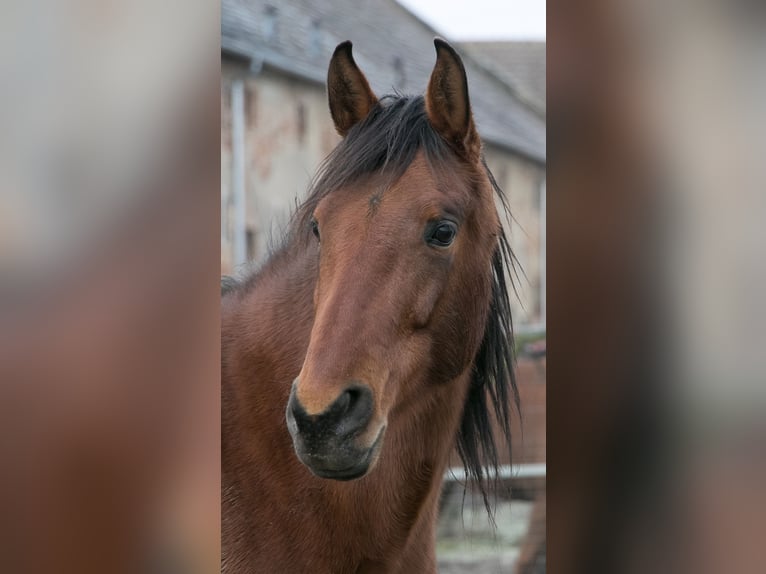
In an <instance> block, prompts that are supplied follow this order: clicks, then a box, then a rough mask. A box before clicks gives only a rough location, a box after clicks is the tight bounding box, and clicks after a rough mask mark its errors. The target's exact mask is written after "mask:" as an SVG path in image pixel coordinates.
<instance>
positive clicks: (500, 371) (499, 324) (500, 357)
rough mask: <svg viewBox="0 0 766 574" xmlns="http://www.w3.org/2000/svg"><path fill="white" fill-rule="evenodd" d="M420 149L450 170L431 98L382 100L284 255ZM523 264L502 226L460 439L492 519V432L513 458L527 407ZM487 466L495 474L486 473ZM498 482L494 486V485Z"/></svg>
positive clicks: (330, 166)
mask: <svg viewBox="0 0 766 574" xmlns="http://www.w3.org/2000/svg"><path fill="white" fill-rule="evenodd" d="M419 150H422V151H423V152H424V153H425V156H426V159H427V160H428V162H429V163H430V164H431V165H435V166H438V165H439V164H442V165H444V164H445V163H446V162H447V161H448V160H450V159H451V158H453V157H454V152H453V151H452V150H451V149H450V146H449V144H448V143H447V142H446V141H445V140H444V139H443V138H442V137H441V136H440V135H439V134H438V133H437V132H436V131H435V130H434V129H433V127H432V126H431V123H430V122H429V120H428V117H427V115H426V110H425V103H424V98H423V96H402V95H399V94H395V95H389V96H384V97H383V98H381V99H380V101H379V102H378V104H377V105H376V106H375V107H374V108H373V109H372V110H371V111H370V113H369V115H368V116H367V117H366V118H365V119H364V120H363V121H362V122H360V123H359V124H357V125H356V126H354V127H353V128H352V129H351V130H350V131H349V133H348V134H347V135H346V137H345V138H344V139H343V140H342V141H341V142H340V143H339V144H338V146H337V147H336V148H335V149H334V150H333V151H332V153H330V155H329V156H328V157H327V158H326V159H325V160H324V162H323V163H322V165H321V166H320V168H319V170H318V173H317V176H316V177H315V179H314V181H313V182H312V185H311V189H310V193H309V196H308V198H307V199H306V201H305V202H304V203H303V204H302V205H301V206H299V207H298V210H297V212H296V213H295V215H294V217H293V219H292V222H291V224H290V228H289V229H288V233H287V235H286V237H285V243H284V244H283V247H282V249H283V250H284V249H289V248H290V246H291V245H293V246H294V245H305V243H304V241H306V240H308V239H309V237H310V234H311V218H312V214H313V212H314V209H315V208H316V206H317V204H318V203H319V202H320V201H321V200H322V198H324V197H325V196H327V195H328V194H329V193H332V191H334V190H336V189H339V188H341V187H344V186H347V185H350V184H352V183H355V182H358V181H360V180H363V179H364V178H365V177H369V176H371V175H373V174H375V175H376V176H382V177H383V181H384V183H383V184H382V185H381V192H382V190H383V189H385V187H387V184H390V183H393V182H395V181H396V180H397V179H398V178H399V177H401V176H402V175H403V173H404V172H405V171H406V170H407V168H408V167H409V166H410V164H411V163H412V161H413V160H414V158H415V155H416V154H417V152H418V151H419ZM482 163H483V166H484V169H485V171H486V174H487V176H488V177H489V180H490V182H491V184H492V187H493V189H494V191H495V193H496V194H497V197H498V198H499V200H500V203H501V205H502V207H503V210H504V211H505V214H506V215H508V216H509V217H508V219H509V220H510V211H509V209H508V204H507V201H506V199H505V196H504V194H503V192H502V190H501V189H500V187H499V186H498V184H497V182H496V181H495V178H494V177H493V176H492V173H491V172H490V171H489V168H487V165H486V163H484V162H482ZM277 255H278V254H277ZM515 262H516V260H515V257H514V255H513V253H512V252H511V248H510V245H509V243H508V239H507V237H506V235H505V231H504V230H503V229H502V228H501V230H500V232H499V234H498V243H497V247H496V249H495V253H494V256H493V259H492V270H491V272H492V301H491V304H490V311H489V317H488V320H487V326H486V329H485V332H484V337H483V341H482V343H481V346H480V348H479V351H478V353H477V355H476V358H475V360H474V365H473V374H472V380H471V385H470V390H469V392H468V397H467V400H466V404H465V407H464V410H463V418H462V421H461V425H460V429H459V431H458V434H457V437H456V439H457V441H456V442H457V450H458V453H459V455H460V458H461V460H462V462H463V465H464V467H465V471H466V476H467V477H468V478H469V479H473V480H474V481H475V483H476V485H477V486H478V488H479V491H480V492H481V495H482V498H483V500H484V504H485V506H486V508H487V512H488V513H489V515H490V516H492V510H491V506H490V503H489V492H491V491H496V486H497V474H498V473H497V471H498V449H497V445H496V444H495V440H494V436H493V432H492V429H493V425H492V420H493V418H494V419H496V420H497V421H498V423H499V426H500V429H501V430H502V433H503V435H504V440H505V442H506V443H507V448H508V452H509V454H510V449H511V429H510V417H511V410H512V405H511V401H513V403H514V404H515V406H516V409H517V411H518V409H519V395H518V390H517V387H516V378H515V374H514V369H513V363H514V356H513V354H514V345H513V328H512V322H511V304H510V297H509V291H508V286H509V285H512V283H511V282H510V280H511V278H512V276H511V273H514V274H515ZM251 280H252V277H251ZM226 287H228V285H227V286H226ZM486 468H489V470H490V472H486ZM493 477H494V480H491V479H492V478H493Z"/></svg>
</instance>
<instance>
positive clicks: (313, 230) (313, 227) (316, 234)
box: [311, 219, 319, 241]
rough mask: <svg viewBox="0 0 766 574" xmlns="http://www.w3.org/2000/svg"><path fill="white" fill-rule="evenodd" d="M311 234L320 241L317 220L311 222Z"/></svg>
mask: <svg viewBox="0 0 766 574" xmlns="http://www.w3.org/2000/svg"><path fill="white" fill-rule="evenodd" d="M311 233H313V234H314V237H316V238H317V241H319V223H318V222H317V220H316V219H312V220H311Z"/></svg>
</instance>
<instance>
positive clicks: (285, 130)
mask: <svg viewBox="0 0 766 574" xmlns="http://www.w3.org/2000/svg"><path fill="white" fill-rule="evenodd" d="M237 77H239V78H243V79H244V80H245V122H246V136H245V156H246V175H245V188H246V204H247V213H246V221H247V228H248V232H249V235H248V243H249V245H248V252H249V255H250V256H251V257H252V258H253V259H255V260H260V259H262V258H263V257H264V256H265V255H266V253H267V248H268V242H269V237H270V235H272V234H273V235H274V236H276V237H278V236H279V234H280V231H281V229H282V228H283V227H284V225H285V224H286V223H287V220H288V217H289V214H290V213H291V212H292V210H293V209H294V207H295V202H296V200H297V201H300V200H301V199H302V198H303V197H304V196H305V193H306V191H307V189H308V185H309V182H310V180H311V177H312V175H313V173H314V172H315V171H316V169H317V167H318V166H319V164H320V163H321V161H322V160H323V159H324V157H325V156H326V155H327V154H328V153H329V152H330V151H331V150H332V149H333V147H334V146H335V145H336V144H337V142H338V141H339V138H338V136H337V135H336V133H335V130H334V128H333V125H332V121H331V119H330V114H329V111H328V108H327V99H326V94H325V90H324V87H323V86H321V85H318V84H315V83H310V82H306V81H304V80H301V79H297V78H293V77H289V76H287V75H285V74H281V73H278V72H274V71H271V70H268V69H266V70H263V71H261V72H260V73H259V74H257V75H254V74H252V73H251V72H249V70H248V69H247V67H245V66H244V65H242V64H240V63H237V62H235V61H232V60H228V59H223V61H222V65H221V80H222V81H221V105H222V110H221V118H222V119H221V217H222V221H221V271H222V273H230V272H232V271H234V270H233V269H232V264H231V261H232V255H231V249H232V246H231V238H232V233H231V228H230V222H231V220H232V219H231V210H230V205H231V204H230V197H231V196H230V194H231V181H232V164H231V159H232V154H231V150H232V137H231V117H232V115H231V82H232V80H233V79H234V78H237ZM485 154H486V159H487V164H488V165H489V167H490V169H491V170H492V172H493V173H494V175H495V178H496V179H497V181H498V183H499V184H500V186H501V187H502V188H503V189H504V190H505V192H506V194H507V196H508V198H509V201H510V206H511V210H512V212H513V215H514V217H515V218H516V220H517V222H518V223H514V224H512V225H511V226H510V229H511V244H512V247H513V249H514V250H515V253H516V256H517V257H518V259H519V261H520V262H521V266H522V268H523V272H524V273H525V274H526V277H527V279H526V280H525V279H524V276H523V274H521V273H520V276H521V279H520V281H517V289H518V290H519V293H520V296H521V301H520V302H516V301H515V300H514V310H515V318H516V322H517V324H524V323H530V322H537V321H539V320H540V316H539V313H540V300H539V291H540V289H539V285H540V256H539V253H540V185H541V182H542V181H543V178H544V175H545V172H544V169H543V168H541V167H540V166H539V165H537V164H533V163H531V162H529V161H527V160H526V159H523V158H521V157H519V156H517V155H514V154H511V153H509V152H507V151H506V150H503V149H500V148H496V147H493V146H487V147H486V150H485Z"/></svg>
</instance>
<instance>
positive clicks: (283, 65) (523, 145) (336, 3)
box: [221, 0, 545, 163]
mask: <svg viewBox="0 0 766 574" xmlns="http://www.w3.org/2000/svg"><path fill="white" fill-rule="evenodd" d="M437 35H439V34H438V32H437V31H435V30H433V29H432V28H430V27H429V26H428V25H427V24H425V23H424V22H423V21H421V20H420V19H418V18H417V17H416V16H415V15H414V14H412V13H411V12H409V11H408V10H407V9H406V8H404V7H403V6H401V5H399V4H398V3H396V2H395V1H394V0H279V2H276V1H273V0H272V2H267V1H264V0H222V3H221V50H222V51H223V52H227V53H232V54H236V55H238V56H241V57H245V58H247V59H250V60H252V62H253V65H254V66H259V65H261V64H263V65H266V66H269V67H272V68H275V69H279V70H282V71H284V72H286V73H289V74H293V75H297V76H300V77H302V78H306V79H308V80H310V81H314V82H321V83H324V81H325V78H326V74H327V64H328V62H329V59H330V56H331V55H332V52H333V50H334V49H335V46H336V45H337V44H339V43H340V42H342V41H344V40H351V41H352V42H353V43H354V58H355V59H356V61H357V63H358V64H359V66H360V68H361V69H362V70H363V71H364V73H365V75H366V76H367V77H368V79H369V80H370V84H371V86H372V88H373V90H374V91H375V92H376V93H377V94H378V95H382V94H384V93H390V92H392V91H393V89H394V88H396V89H397V90H398V91H400V92H404V93H423V92H424V91H425V88H426V84H427V82H428V78H429V76H430V74H431V70H432V69H433V65H434V61H435V59H436V52H435V50H434V47H433V38H434V36H437ZM457 48H458V50H459V51H461V52H463V53H462V54H461V55H462V56H463V59H464V62H465V66H466V70H467V73H468V81H469V86H470V91H471V103H472V106H473V110H474V116H475V119H476V124H477V126H478V128H479V132H480V133H481V135H482V137H483V138H484V139H485V140H486V141H488V142H490V143H493V144H495V145H497V146H500V147H504V148H507V149H510V150H513V151H515V152H516V153H519V154H521V155H524V156H526V157H528V158H531V159H533V160H535V161H537V162H539V163H544V162H545V120H544V118H543V117H542V116H541V114H540V113H538V112H536V111H535V109H534V107H533V106H531V105H529V103H527V102H525V101H524V100H523V98H521V97H519V94H518V93H517V91H516V90H515V88H514V87H513V86H509V85H508V84H507V83H506V82H504V81H503V80H502V79H501V78H500V77H498V75H497V73H496V72H493V71H491V70H489V69H487V67H485V66H484V65H483V63H482V62H480V61H478V60H477V59H476V58H475V57H473V56H471V54H470V53H466V50H460V47H459V46H458V47H457Z"/></svg>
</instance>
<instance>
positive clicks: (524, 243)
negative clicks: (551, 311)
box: [484, 145, 545, 324]
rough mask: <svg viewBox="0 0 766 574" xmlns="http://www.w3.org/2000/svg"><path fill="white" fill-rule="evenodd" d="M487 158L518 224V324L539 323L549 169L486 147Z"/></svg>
mask: <svg viewBox="0 0 766 574" xmlns="http://www.w3.org/2000/svg"><path fill="white" fill-rule="evenodd" d="M484 157H485V159H486V161H487V166H488V167H489V169H490V171H491V172H492V174H493V175H494V176H495V180H497V183H498V185H499V186H500V188H501V189H502V190H503V191H504V192H505V195H506V197H507V198H508V204H509V205H510V208H511V214H512V215H513V217H514V221H511V222H510V223H509V224H508V222H507V225H506V229H507V230H509V235H510V240H511V247H512V248H513V251H514V253H515V254H516V257H517V258H518V260H519V263H520V266H519V269H518V278H516V277H514V278H513V279H514V284H515V286H516V289H517V292H518V294H519V297H518V299H517V298H515V297H514V298H512V304H513V311H514V319H515V320H516V322H517V323H518V324H528V323H537V322H539V321H540V320H541V319H542V318H541V316H540V312H541V301H540V298H541V293H540V285H541V280H542V275H541V271H542V269H541V265H544V263H542V259H541V256H540V254H541V247H542V244H541V239H542V238H541V231H542V220H541V217H542V216H544V214H543V213H541V201H540V199H541V188H542V184H543V182H544V181H545V168H544V167H542V166H540V165H538V164H535V163H532V162H530V161H528V160H526V159H524V158H522V157H520V156H517V155H514V154H511V153H509V152H508V151H506V150H504V149H501V148H498V147H495V146H492V145H485V147H484Z"/></svg>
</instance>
